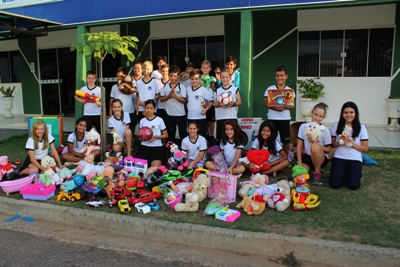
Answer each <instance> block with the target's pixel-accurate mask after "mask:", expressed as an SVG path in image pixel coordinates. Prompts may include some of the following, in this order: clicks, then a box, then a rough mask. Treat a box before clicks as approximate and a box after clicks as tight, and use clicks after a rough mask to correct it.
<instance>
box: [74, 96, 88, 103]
mask: <svg viewBox="0 0 400 267" xmlns="http://www.w3.org/2000/svg"><path fill="white" fill-rule="evenodd" d="M74 98H75V100H76V101H78V102H79V103H81V104H82V105H85V104H86V100H85V99H83V98H82V97H79V96H77V95H75V96H74Z"/></svg>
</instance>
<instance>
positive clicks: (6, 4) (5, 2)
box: [0, 0, 63, 9]
mask: <svg viewBox="0 0 400 267" xmlns="http://www.w3.org/2000/svg"><path fill="white" fill-rule="evenodd" d="M0 1H1V2H0V9H7V8H14V7H23V6H31V5H38V4H46V3H52V2H60V1H63V0H0Z"/></svg>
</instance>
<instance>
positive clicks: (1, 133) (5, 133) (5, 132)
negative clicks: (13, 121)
mask: <svg viewBox="0 0 400 267" xmlns="http://www.w3.org/2000/svg"><path fill="white" fill-rule="evenodd" d="M15 134H26V135H27V136H28V131H27V130H16V129H0V139H3V138H6V137H9V136H11V135H15Z"/></svg>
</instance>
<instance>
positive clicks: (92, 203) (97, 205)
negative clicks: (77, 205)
mask: <svg viewBox="0 0 400 267" xmlns="http://www.w3.org/2000/svg"><path fill="white" fill-rule="evenodd" d="M86 205H88V206H90V207H93V208H100V207H101V206H103V205H104V201H103V200H100V201H89V202H86Z"/></svg>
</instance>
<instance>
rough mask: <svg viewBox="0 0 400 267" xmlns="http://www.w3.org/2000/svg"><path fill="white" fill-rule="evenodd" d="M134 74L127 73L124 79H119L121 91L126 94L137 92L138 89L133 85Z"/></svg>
mask: <svg viewBox="0 0 400 267" xmlns="http://www.w3.org/2000/svg"><path fill="white" fill-rule="evenodd" d="M132 81H133V79H132V76H130V75H126V76H125V77H124V78H123V79H122V80H119V81H118V88H119V91H120V92H121V93H123V94H125V95H131V94H134V93H136V89H135V88H134V87H133V85H132Z"/></svg>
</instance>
